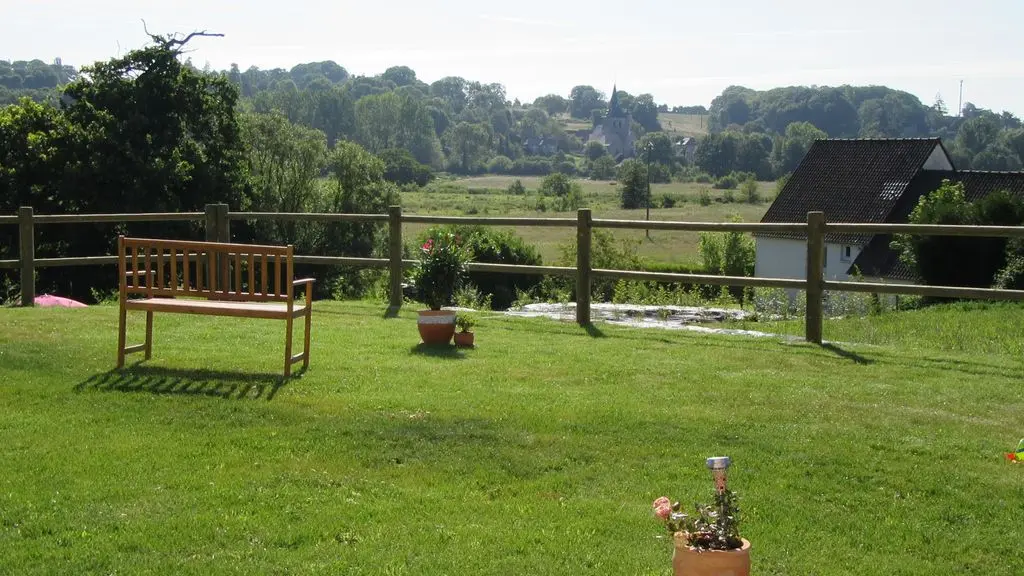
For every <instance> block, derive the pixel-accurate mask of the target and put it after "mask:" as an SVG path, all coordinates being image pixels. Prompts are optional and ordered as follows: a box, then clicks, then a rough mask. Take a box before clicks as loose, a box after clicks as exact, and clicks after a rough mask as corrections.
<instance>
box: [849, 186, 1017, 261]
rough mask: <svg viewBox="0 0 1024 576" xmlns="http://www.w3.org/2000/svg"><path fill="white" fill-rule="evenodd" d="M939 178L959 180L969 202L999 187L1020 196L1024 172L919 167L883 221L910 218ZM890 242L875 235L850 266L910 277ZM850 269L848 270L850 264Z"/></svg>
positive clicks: (889, 237) (903, 220)
mask: <svg viewBox="0 0 1024 576" xmlns="http://www.w3.org/2000/svg"><path fill="white" fill-rule="evenodd" d="M943 180H950V181H953V182H962V183H963V185H964V196H965V197H966V198H967V200H968V201H969V202H973V201H975V200H980V199H981V198H984V197H985V196H988V195H989V194H991V193H992V192H996V191H999V190H1005V191H1007V192H1011V193H1013V194H1015V195H1019V196H1024V172H980V171H974V170H959V171H932V170H923V171H921V172H920V173H918V175H917V176H916V177H915V178H914V180H913V181H912V182H911V184H910V186H909V187H908V188H907V191H906V193H905V194H904V195H903V197H902V198H900V200H899V202H897V204H896V206H894V207H893V210H892V211H891V212H890V213H889V216H888V217H887V218H886V220H885V221H886V222H892V223H902V222H907V221H908V220H909V219H910V213H911V212H913V210H914V207H915V206H917V203H918V201H919V200H920V199H921V197H922V196H925V195H927V194H930V193H932V192H934V191H935V190H937V189H938V188H939V186H941V185H942V181H943ZM890 242H892V236H891V235H889V234H884V235H878V236H875V237H874V238H872V239H871V241H870V242H868V244H867V246H865V247H864V250H863V251H861V253H860V256H858V257H857V260H856V261H854V263H853V266H854V267H856V268H857V269H858V270H860V272H861V274H863V275H864V276H873V277H878V278H889V279H893V280H906V281H914V280H915V275H914V271H913V270H911V269H910V268H909V267H907V265H906V264H904V263H903V262H902V261H900V259H899V256H898V255H897V254H896V252H894V251H893V250H891V249H890V248H889V243H890ZM850 269H851V271H852V270H853V267H851V268H850Z"/></svg>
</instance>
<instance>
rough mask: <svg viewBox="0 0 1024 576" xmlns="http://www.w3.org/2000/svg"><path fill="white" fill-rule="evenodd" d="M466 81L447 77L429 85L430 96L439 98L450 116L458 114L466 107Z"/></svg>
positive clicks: (456, 77) (455, 77)
mask: <svg viewBox="0 0 1024 576" xmlns="http://www.w3.org/2000/svg"><path fill="white" fill-rule="evenodd" d="M466 84H467V83H466V80H465V79H463V78H459V77H458V76H447V77H445V78H441V79H440V80H438V81H437V82H434V83H433V84H431V85H430V94H431V95H432V96H436V97H437V98H440V99H441V101H443V102H444V103H445V105H446V106H447V107H448V111H449V113H451V114H459V113H461V112H462V109H463V108H465V107H466V103H467V102H468V98H467V96H466Z"/></svg>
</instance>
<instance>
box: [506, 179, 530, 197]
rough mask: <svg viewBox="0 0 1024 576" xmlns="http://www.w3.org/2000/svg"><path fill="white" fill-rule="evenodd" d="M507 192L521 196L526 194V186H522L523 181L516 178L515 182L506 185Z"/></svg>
mask: <svg viewBox="0 0 1024 576" xmlns="http://www.w3.org/2000/svg"><path fill="white" fill-rule="evenodd" d="M508 193H509V194H512V195H514V196H522V195H523V194H526V186H523V181H522V180H520V179H518V178H516V180H515V182H513V183H511V184H509V185H508Z"/></svg>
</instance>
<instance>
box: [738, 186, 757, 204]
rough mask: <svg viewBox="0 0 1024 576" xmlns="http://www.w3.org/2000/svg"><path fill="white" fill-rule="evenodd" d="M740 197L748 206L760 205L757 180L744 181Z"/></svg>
mask: <svg viewBox="0 0 1024 576" xmlns="http://www.w3.org/2000/svg"><path fill="white" fill-rule="evenodd" d="M740 195H741V196H742V197H743V201H744V202H746V203H747V204H760V203H761V195H760V194H759V193H758V191H757V180H744V181H743V184H741V185H740Z"/></svg>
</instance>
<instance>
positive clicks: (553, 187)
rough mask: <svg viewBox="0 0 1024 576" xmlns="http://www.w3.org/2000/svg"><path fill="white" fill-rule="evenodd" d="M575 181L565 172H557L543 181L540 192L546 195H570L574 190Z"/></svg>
mask: <svg viewBox="0 0 1024 576" xmlns="http://www.w3.org/2000/svg"><path fill="white" fill-rule="evenodd" d="M572 186H573V181H572V178H569V177H568V176H566V175H565V174H561V173H559V172H556V173H554V174H550V175H548V176H547V177H545V178H544V180H543V181H541V184H540V193H541V194H543V195H545V196H568V195H569V192H571V191H572Z"/></svg>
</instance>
